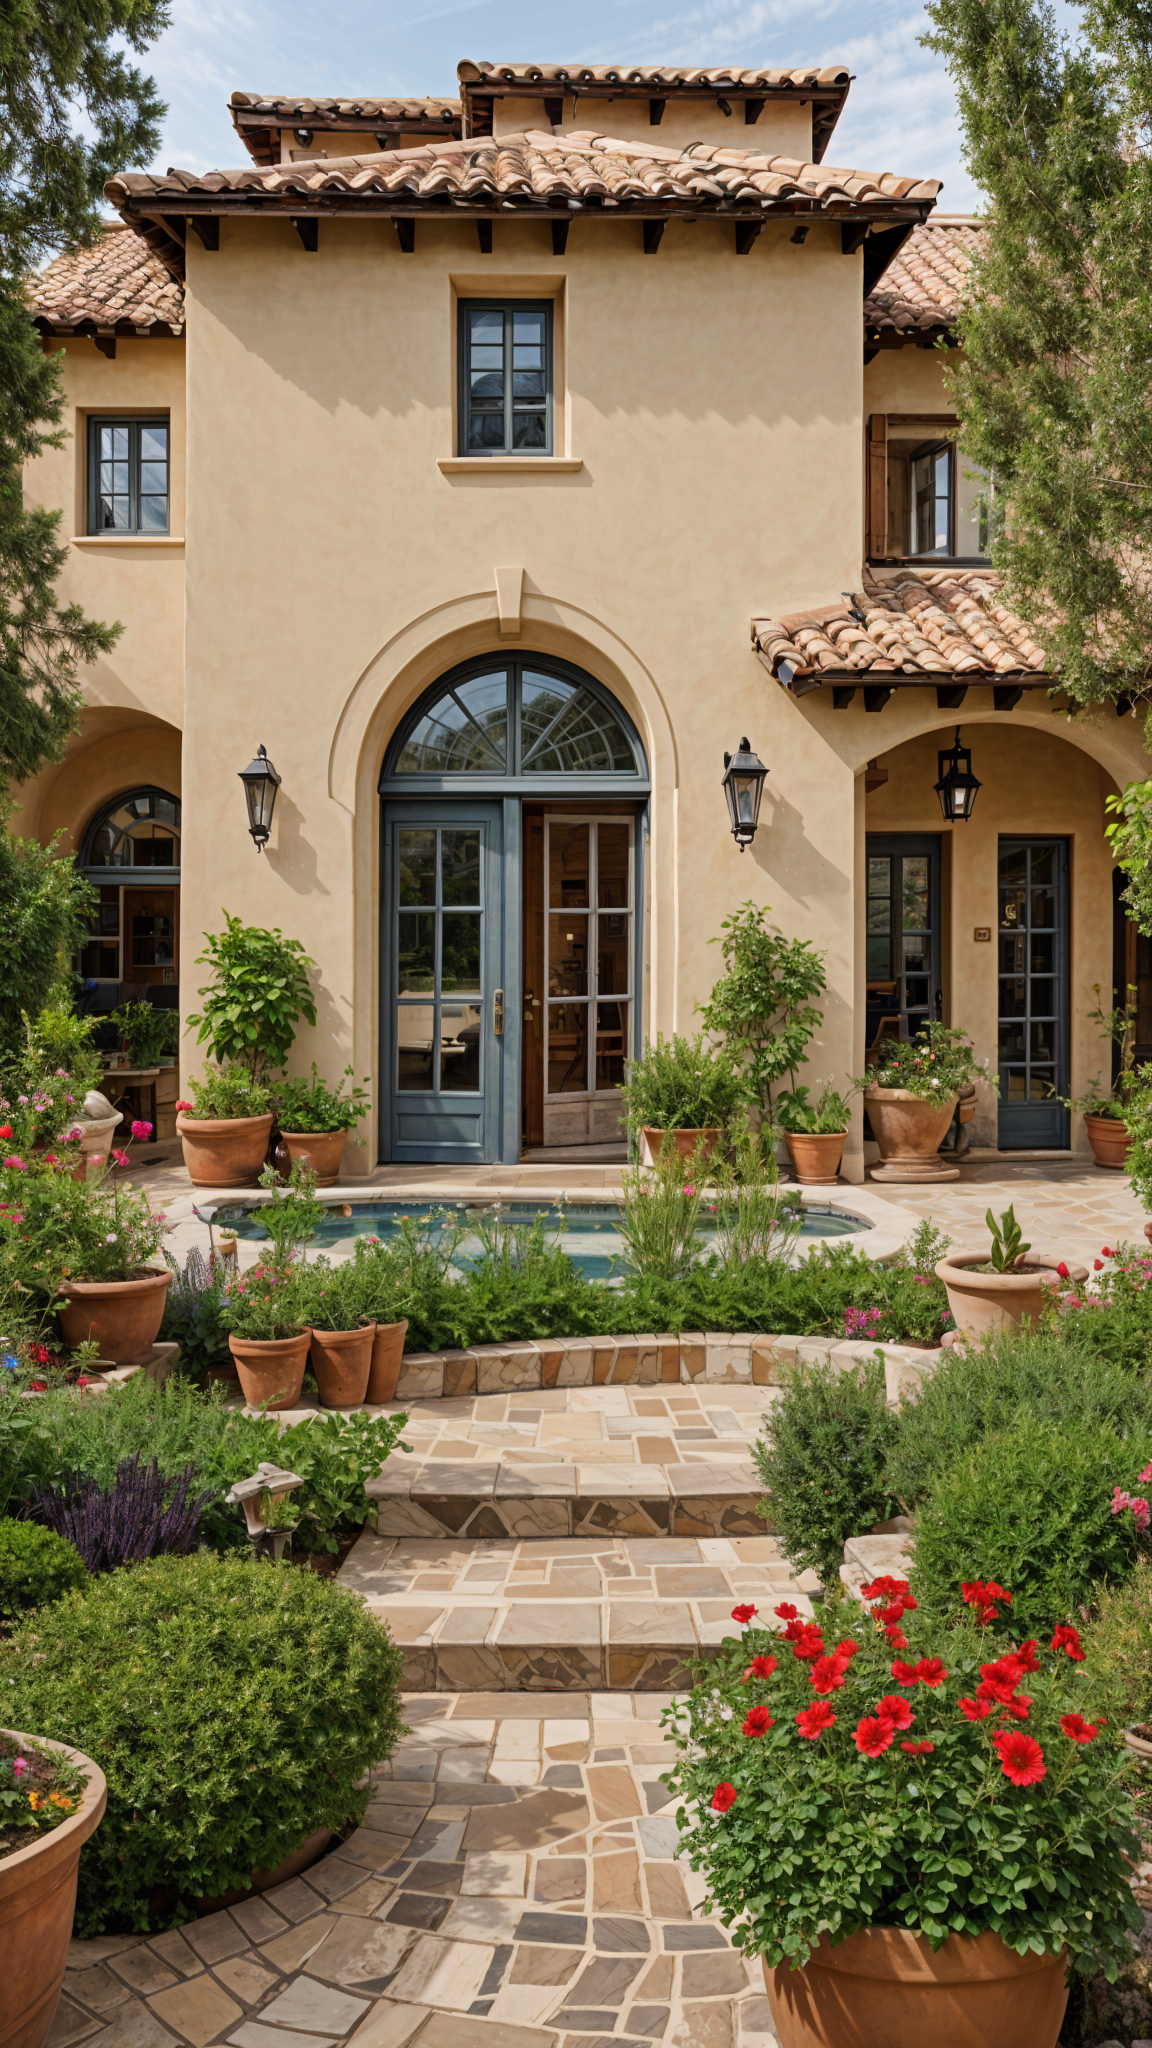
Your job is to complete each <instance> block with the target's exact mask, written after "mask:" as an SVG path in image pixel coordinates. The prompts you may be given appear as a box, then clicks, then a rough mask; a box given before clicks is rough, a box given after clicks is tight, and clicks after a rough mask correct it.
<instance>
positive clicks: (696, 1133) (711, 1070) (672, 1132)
mask: <svg viewBox="0 0 1152 2048" xmlns="http://www.w3.org/2000/svg"><path fill="white" fill-rule="evenodd" d="M625 1073H626V1076H627V1078H626V1080H625V1081H624V1083H623V1086H622V1088H621V1091H620V1092H621V1096H622V1098H623V1105H624V1119H625V1122H626V1124H627V1127H628V1130H629V1132H630V1133H631V1134H632V1135H633V1137H634V1138H636V1139H637V1140H638V1141H642V1142H643V1144H644V1146H645V1147H646V1148H647V1152H648V1156H649V1159H650V1160H655V1159H657V1158H659V1156H660V1152H661V1150H662V1148H663V1145H664V1142H665V1139H666V1138H667V1140H668V1143H669V1145H670V1147H672V1148H673V1149H674V1150H675V1152H676V1154H677V1156H678V1157H679V1158H681V1159H691V1158H695V1157H699V1158H700V1160H701V1162H702V1163H703V1162H706V1161H707V1159H708V1158H709V1156H710V1155H711V1153H712V1152H713V1150H714V1149H715V1147H716V1145H717V1144H718V1143H719V1141H720V1138H721V1136H722V1134H723V1132H724V1131H725V1130H726V1129H727V1127H728V1126H729V1125H730V1124H731V1123H732V1122H733V1120H734V1119H735V1118H736V1117H737V1116H738V1115H739V1113H740V1112H741V1111H742V1110H743V1109H744V1107H745V1105H746V1104H747V1101H748V1083H747V1082H746V1080H745V1079H744V1077H743V1076H742V1075H741V1074H740V1073H739V1072H738V1070H737V1067H736V1064H735V1061H734V1060H733V1059H732V1056H731V1054H730V1053H728V1052H726V1051H724V1050H722V1049H721V1050H718V1049H716V1048H715V1047H713V1046H710V1045H709V1044H708V1043H707V1041H706V1040H705V1038H704V1035H703V1033H701V1034H700V1035H699V1037H697V1038H681V1037H679V1036H678V1035H677V1034H676V1033H673V1035H672V1037H671V1038H665V1037H664V1036H663V1034H662V1033H658V1034H657V1037H656V1039H655V1041H649V1042H646V1043H645V1046H644V1052H643V1056H642V1057H641V1058H640V1059H638V1060H629V1061H628V1063H627V1065H626V1068H625Z"/></svg>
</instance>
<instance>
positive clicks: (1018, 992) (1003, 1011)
mask: <svg viewBox="0 0 1152 2048" xmlns="http://www.w3.org/2000/svg"><path fill="white" fill-rule="evenodd" d="M1026 987H1027V984H1026V983H1025V982H1024V981H1023V979H1020V980H1016V981H1002V982H1001V983H1000V1015H1001V1016H1002V1017H1022V1016H1023V1015H1024V1007H1025V990H1026Z"/></svg>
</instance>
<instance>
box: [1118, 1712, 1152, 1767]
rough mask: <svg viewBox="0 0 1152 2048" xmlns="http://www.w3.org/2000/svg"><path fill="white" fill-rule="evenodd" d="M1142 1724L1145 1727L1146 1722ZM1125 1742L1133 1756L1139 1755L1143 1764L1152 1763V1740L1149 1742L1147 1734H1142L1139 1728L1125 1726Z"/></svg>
mask: <svg viewBox="0 0 1152 2048" xmlns="http://www.w3.org/2000/svg"><path fill="white" fill-rule="evenodd" d="M1140 1725H1141V1727H1143V1726H1144V1725H1145V1724H1144V1723H1143V1722H1142V1723H1141V1724H1140ZM1124 1742H1125V1745H1126V1747H1127V1748H1128V1749H1130V1750H1131V1752H1132V1754H1133V1756H1138V1757H1139V1759H1140V1761H1141V1763H1142V1764H1152V1742H1149V1740H1148V1737H1147V1735H1142V1734H1141V1733H1140V1730H1139V1729H1138V1728H1125V1730H1124Z"/></svg>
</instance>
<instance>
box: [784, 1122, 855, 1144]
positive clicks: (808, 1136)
mask: <svg viewBox="0 0 1152 2048" xmlns="http://www.w3.org/2000/svg"><path fill="white" fill-rule="evenodd" d="M847 1136H848V1126H847V1124H845V1126H844V1129H843V1130H842V1131H785V1133H784V1138H785V1142H786V1143H788V1144H791V1142H792V1140H793V1138H799V1139H800V1141H801V1143H802V1144H807V1145H811V1144H817V1145H822V1144H827V1142H828V1140H829V1139H830V1138H839V1139H841V1140H843V1139H845V1138H846V1137H847Z"/></svg>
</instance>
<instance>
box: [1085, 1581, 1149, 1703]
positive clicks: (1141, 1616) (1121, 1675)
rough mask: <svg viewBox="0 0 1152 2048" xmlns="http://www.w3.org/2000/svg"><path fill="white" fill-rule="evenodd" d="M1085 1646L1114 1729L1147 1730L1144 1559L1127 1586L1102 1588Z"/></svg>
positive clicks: (1147, 1664)
mask: <svg viewBox="0 0 1152 2048" xmlns="http://www.w3.org/2000/svg"><path fill="white" fill-rule="evenodd" d="M1084 1647H1085V1649H1086V1650H1087V1652H1088V1655H1089V1657H1090V1658H1091V1659H1092V1662H1093V1665H1094V1666H1095V1668H1096V1669H1097V1670H1098V1671H1099V1673H1100V1682H1101V1687H1102V1689H1103V1690H1104V1692H1105V1694H1106V1696H1107V1700H1108V1706H1109V1709H1110V1713H1111V1717H1112V1722H1113V1725H1114V1726H1119V1727H1125V1726H1127V1727H1137V1728H1147V1726H1148V1724H1149V1722H1150V1721H1152V1559H1149V1558H1147V1557H1143V1558H1141V1559H1140V1560H1139V1562H1138V1563H1137V1565H1136V1569H1135V1571H1134V1572H1133V1574H1132V1577H1131V1578H1130V1579H1129V1580H1128V1582H1127V1584H1125V1585H1120V1586H1102V1587H1101V1588H1100V1589H1099V1592H1098V1594H1097V1598H1096V1603H1095V1612H1094V1613H1093V1615H1092V1617H1091V1619H1090V1620H1089V1621H1088V1623H1087V1625H1086V1628H1085V1631H1084Z"/></svg>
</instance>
